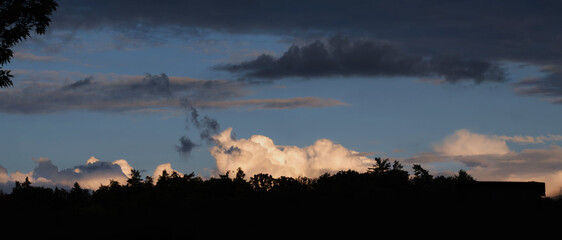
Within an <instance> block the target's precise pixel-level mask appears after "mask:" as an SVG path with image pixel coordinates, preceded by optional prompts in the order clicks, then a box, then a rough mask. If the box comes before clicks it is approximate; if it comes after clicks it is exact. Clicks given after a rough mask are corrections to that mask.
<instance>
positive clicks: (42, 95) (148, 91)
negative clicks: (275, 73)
mask: <svg viewBox="0 0 562 240" xmlns="http://www.w3.org/2000/svg"><path fill="white" fill-rule="evenodd" d="M19 72H21V75H19V76H20V77H22V79H21V80H22V81H21V82H20V83H18V84H17V86H15V87H14V88H10V89H2V90H0V112H4V113H18V114H40V113H53V112H62V111H71V110H90V111H101V112H148V113H150V112H164V111H177V110H179V109H180V108H181V102H182V101H184V100H188V101H189V102H191V104H192V105H193V106H195V107H199V106H200V107H203V108H215V109H224V108H230V107H245V106H248V107H252V106H256V105H258V106H260V107H261V108H274V109H279V108H296V107H329V106H338V105H341V102H339V101H337V100H333V99H318V98H305V100H304V101H303V98H289V99H253V100H234V99H235V98H239V97H245V96H247V95H248V94H249V90H247V89H246V87H245V85H244V83H240V82H235V81H227V80H200V79H193V78H187V77H168V76H167V75H166V74H160V75H151V74H146V75H145V76H124V75H111V74H107V75H94V76H87V77H83V78H82V79H80V80H77V81H74V82H61V81H60V80H52V79H49V78H50V77H49V76H46V75H42V74H38V75H39V76H34V75H33V74H29V73H25V71H19ZM27 75H29V76H27ZM75 75H76V74H75ZM78 75H79V74H78ZM26 76H27V77H28V78H26ZM52 78H54V79H61V75H60V74H58V73H55V74H53V76H52ZM231 101H232V102H231ZM319 102H320V103H323V104H319ZM297 103H298V104H297Z"/></svg>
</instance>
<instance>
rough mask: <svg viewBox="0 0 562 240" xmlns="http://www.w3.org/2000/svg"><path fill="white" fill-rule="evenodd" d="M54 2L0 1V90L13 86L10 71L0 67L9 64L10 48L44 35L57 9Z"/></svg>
mask: <svg viewBox="0 0 562 240" xmlns="http://www.w3.org/2000/svg"><path fill="white" fill-rule="evenodd" d="M57 6H58V3H57V2H55V0H2V1H0V40H1V41H2V42H1V43H0V88H3V87H9V86H13V85H14V84H13V82H12V80H11V78H12V77H13V75H12V74H10V70H3V69H2V68H1V67H2V66H3V65H4V64H7V63H9V62H10V59H11V58H12V57H13V55H14V52H13V51H12V49H11V48H12V47H14V46H15V45H16V44H17V43H19V42H21V41H23V40H25V39H27V38H28V37H30V36H31V32H32V31H35V32H36V33H37V34H44V33H45V30H46V29H47V27H48V26H49V23H50V22H51V14H52V13H53V12H54V11H55V10H56V9H57Z"/></svg>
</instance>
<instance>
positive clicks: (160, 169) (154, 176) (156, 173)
mask: <svg viewBox="0 0 562 240" xmlns="http://www.w3.org/2000/svg"><path fill="white" fill-rule="evenodd" d="M164 171H166V173H167V174H168V175H170V174H172V173H173V172H176V173H177V174H178V175H179V176H180V177H183V173H181V172H179V171H176V170H174V169H172V164H171V163H163V164H160V165H158V166H157V167H156V169H154V173H152V179H153V180H154V184H156V183H157V182H158V178H160V176H162V173H163V172H164Z"/></svg>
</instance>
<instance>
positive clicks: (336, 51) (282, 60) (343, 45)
mask: <svg viewBox="0 0 562 240" xmlns="http://www.w3.org/2000/svg"><path fill="white" fill-rule="evenodd" d="M215 69H218V70H226V71H230V72H234V73H242V74H243V76H244V77H245V78H250V79H255V78H261V79H277V78H283V77H304V78H313V77H330V76H363V77H377V76H412V77H440V78H444V79H445V81H446V82H450V83H454V82H458V81H463V80H470V81H473V82H475V83H482V82H503V81H505V80H506V77H505V75H506V74H505V72H504V70H503V69H502V68H501V67H500V66H499V65H498V64H497V63H494V62H489V61H485V60H480V59H470V58H463V57H460V56H456V55H437V56H432V57H423V56H416V55H410V54H406V53H404V52H403V51H401V50H400V49H397V48H396V47H395V46H394V45H391V44H388V43H383V42H378V41H375V40H372V39H351V38H348V37H343V36H339V35H338V36H335V37H332V38H330V39H328V40H327V41H325V42H324V41H314V42H312V43H310V44H308V45H304V46H297V45H293V46H291V47H290V48H289V50H287V52H285V53H284V54H283V55H282V56H281V57H279V58H275V57H272V56H270V55H261V56H259V57H258V58H256V59H255V60H252V61H247V62H242V63H239V64H222V65H218V66H216V67H215Z"/></svg>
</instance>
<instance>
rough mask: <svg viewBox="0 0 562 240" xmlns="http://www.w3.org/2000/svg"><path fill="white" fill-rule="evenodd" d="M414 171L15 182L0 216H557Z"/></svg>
mask: <svg viewBox="0 0 562 240" xmlns="http://www.w3.org/2000/svg"><path fill="white" fill-rule="evenodd" d="M413 170H414V174H413V175H409V173H408V172H407V171H405V170H404V169H403V167H402V165H401V164H400V163H399V162H397V161H395V162H394V163H392V164H391V163H390V162H389V160H388V159H377V161H376V164H375V166H373V167H372V168H369V169H368V171H366V172H365V173H359V172H357V171H352V170H347V171H340V172H337V173H325V174H323V175H321V176H320V177H318V178H306V177H299V178H291V177H279V178H275V177H272V176H271V175H269V174H266V173H261V174H256V175H254V176H252V177H249V181H248V180H247V179H248V178H247V177H246V174H245V173H244V171H243V170H242V169H240V168H239V169H238V170H237V172H236V173H232V172H227V173H225V174H224V175H219V177H218V178H210V179H206V180H205V179H202V178H200V177H197V176H195V174H194V173H191V174H186V175H183V176H181V175H180V174H178V173H177V172H172V173H171V174H170V173H167V172H165V171H164V172H163V174H162V175H161V176H160V177H159V178H158V179H152V178H151V177H146V178H145V179H144V180H143V179H142V178H141V175H140V172H139V171H137V170H132V171H131V175H130V176H131V177H130V178H129V180H128V181H127V183H126V184H124V185H122V184H120V183H118V182H116V181H111V182H110V184H109V185H106V186H100V188H99V189H97V190H95V191H93V192H90V191H89V190H85V189H82V188H81V187H80V185H79V184H78V183H76V184H74V187H73V188H72V189H71V190H65V189H59V188H55V189H50V188H43V187H35V186H33V184H32V183H31V182H30V181H29V180H27V179H26V181H25V182H23V183H20V182H16V184H15V187H14V189H13V191H12V193H10V194H0V212H2V213H5V214H7V216H10V215H21V216H29V215H33V216H50V217H51V216H55V217H56V216H58V217H60V218H62V219H69V217H70V219H84V218H85V219H90V220H91V219H112V218H114V217H123V216H126V218H127V219H136V220H137V221H138V222H134V223H133V222H130V224H133V225H134V224H137V223H139V224H140V223H141V222H144V224H148V225H150V224H149V223H147V222H146V221H148V219H152V221H155V222H156V223H158V222H162V221H164V222H165V221H166V219H168V221H171V219H172V218H173V219H178V218H180V219H182V220H177V221H179V222H181V223H182V224H183V223H184V222H187V223H193V224H196V223H201V222H204V221H213V219H215V220H216V219H220V218H222V217H225V218H228V219H230V218H237V219H244V220H247V221H256V222H257V223H261V222H262V220H259V218H263V217H265V216H268V217H273V216H278V217H279V216H285V217H291V216H295V215H298V216H309V217H313V218H317V219H325V218H329V216H330V215H331V214H334V213H340V214H344V215H345V216H346V217H358V219H362V218H363V216H394V217H400V218H404V217H406V216H411V217H415V218H420V220H421V218H431V217H440V216H443V215H446V214H451V213H454V212H457V213H459V212H464V214H465V215H467V214H468V215H467V217H468V216H470V217H475V216H477V215H476V214H477V213H479V214H481V213H492V214H498V213H513V211H514V210H515V211H516V212H517V213H521V212H526V213H534V214H545V213H549V214H553V213H556V212H560V211H561V210H562V202H561V201H560V200H556V199H551V198H544V197H542V196H541V194H540V187H541V186H542V187H543V188H544V185H540V183H513V184H511V183H502V182H478V181H475V180H474V179H473V178H472V177H471V176H470V175H468V174H467V173H466V172H465V171H463V170H461V171H459V173H458V174H457V175H455V176H452V177H443V176H439V177H432V176H431V175H430V174H429V173H428V171H427V170H425V169H423V168H422V167H421V166H420V165H414V167H413ZM154 182H155V183H154ZM506 184H507V185H506ZM510 184H511V185H510ZM529 184H531V185H532V186H531V187H534V186H535V185H533V184H537V186H538V188H539V191H538V194H537V192H533V191H532V190H533V189H531V191H528V190H529V189H530V188H528V187H527V185H529ZM506 186H508V188H506ZM509 186H511V187H509ZM502 189H503V190H506V191H502ZM525 191H527V192H525ZM543 191H544V189H543ZM519 193H521V194H519ZM523 193H524V194H523ZM498 194H500V195H498ZM501 194H503V195H501ZM471 214H474V215H471ZM467 219H469V218H467ZM174 221H176V220H174ZM263 221H266V222H267V220H266V219H263ZM264 224H265V222H264Z"/></svg>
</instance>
